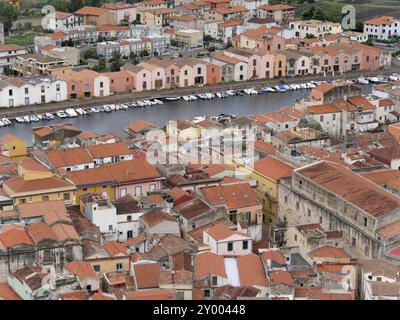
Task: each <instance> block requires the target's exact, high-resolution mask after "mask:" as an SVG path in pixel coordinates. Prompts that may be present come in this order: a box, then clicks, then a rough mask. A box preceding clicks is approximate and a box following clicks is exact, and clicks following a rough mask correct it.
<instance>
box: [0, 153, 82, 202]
mask: <svg viewBox="0 0 400 320" xmlns="http://www.w3.org/2000/svg"><path fill="white" fill-rule="evenodd" d="M75 189H76V187H75V186H74V185H73V184H72V183H70V182H68V181H65V180H64V179H62V178H60V177H58V176H56V175H55V174H54V173H53V172H51V171H50V170H48V169H47V168H46V167H45V166H43V165H42V164H40V163H38V162H36V161H35V160H33V159H31V158H26V159H24V160H21V161H19V162H18V175H17V176H14V177H12V178H10V179H8V180H6V181H4V183H3V190H4V192H5V193H6V194H7V195H8V196H9V197H11V198H12V199H13V201H14V204H20V203H35V202H47V201H53V200H63V201H64V203H65V204H66V205H72V204H74V203H75Z"/></svg>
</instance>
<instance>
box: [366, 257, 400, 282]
mask: <svg viewBox="0 0 400 320" xmlns="http://www.w3.org/2000/svg"><path fill="white" fill-rule="evenodd" d="M359 263H360V267H361V268H362V271H363V273H364V274H365V273H371V274H372V275H373V276H378V277H379V276H384V277H387V278H390V279H396V278H397V277H398V276H397V275H398V273H399V272H400V266H398V265H396V264H394V263H391V262H389V261H386V260H383V259H366V260H360V262H359Z"/></svg>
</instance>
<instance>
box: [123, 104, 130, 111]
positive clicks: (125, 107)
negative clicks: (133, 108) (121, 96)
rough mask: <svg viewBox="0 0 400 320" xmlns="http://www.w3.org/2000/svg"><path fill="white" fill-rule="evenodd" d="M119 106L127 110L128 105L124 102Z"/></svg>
mask: <svg viewBox="0 0 400 320" xmlns="http://www.w3.org/2000/svg"><path fill="white" fill-rule="evenodd" d="M121 108H122V110H128V108H129V107H128V106H127V105H126V104H121Z"/></svg>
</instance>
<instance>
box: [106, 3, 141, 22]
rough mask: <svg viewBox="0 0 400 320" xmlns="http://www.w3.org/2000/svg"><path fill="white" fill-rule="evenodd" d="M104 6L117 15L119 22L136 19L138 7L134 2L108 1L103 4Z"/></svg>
mask: <svg viewBox="0 0 400 320" xmlns="http://www.w3.org/2000/svg"><path fill="white" fill-rule="evenodd" d="M103 8H105V9H107V10H108V11H110V12H112V13H113V14H114V15H115V20H116V23H117V24H120V23H121V22H133V21H135V20H136V8H135V7H134V6H133V5H132V4H129V3H125V2H115V3H106V4H104V5H103Z"/></svg>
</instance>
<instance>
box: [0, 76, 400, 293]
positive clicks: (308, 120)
mask: <svg viewBox="0 0 400 320" xmlns="http://www.w3.org/2000/svg"><path fill="white" fill-rule="evenodd" d="M398 86H399V84H398V83H388V84H386V85H383V86H376V87H374V90H373V92H374V94H376V95H374V96H372V95H370V96H363V95H361V93H360V92H359V88H357V87H356V86H354V85H353V84H348V83H347V84H339V83H337V84H335V85H331V86H327V84H326V83H323V84H321V85H319V86H318V87H316V88H315V89H313V90H312V91H311V92H310V97H309V98H308V99H305V100H304V101H299V102H298V104H296V105H295V106H293V107H284V108H282V109H281V110H280V111H277V112H268V113H264V114H256V115H252V116H243V117H235V116H229V115H225V116H218V117H206V118H204V119H195V120H171V121H168V123H166V125H165V127H159V126H157V125H155V124H153V123H150V122H147V121H143V120H137V121H135V122H133V123H131V124H130V125H129V126H127V127H126V128H124V129H123V130H121V131H120V132H114V133H112V134H103V135H100V134H97V133H95V132H88V131H81V130H79V129H78V128H76V127H74V126H72V125H71V124H70V123H61V124H54V125H49V126H43V127H37V128H35V129H34V130H33V132H32V136H33V139H32V147H27V142H26V141H24V140H22V139H20V138H18V137H17V136H15V135H10V134H8V135H5V136H3V137H0V146H1V148H0V150H1V155H0V160H1V162H0V179H1V189H0V289H1V290H0V298H1V299H24V300H43V299H62V300H71V299H74V300H100V299H102V300H141V299H162V300H192V299H195V300H202V299H212V300H240V299H258V300H275V299H280V300H281V299H286V300H355V299H366V300H382V299H389V300H395V299H399V279H400V278H399V274H400V246H399V235H400V198H399V195H400V187H399V181H400V180H399V179H400V175H399V170H398V169H399V167H400V153H399V152H398V150H399V139H400V133H399V132H400V131H399V130H400V129H399V126H398V121H399V119H398V118H397V119H395V117H397V114H398V112H399V110H398V108H399V93H398V92H399V91H398ZM343 92H345V95H346V96H347V98H346V99H343ZM380 117H382V118H380ZM364 119H368V121H366V122H365V121H362V120H364ZM328 122H329V123H328ZM370 122H374V123H377V126H368V125H366V124H367V123H370ZM389 123H391V124H390V125H388V124H389ZM336 126H339V127H340V128H346V129H345V130H344V129H343V130H344V131H343V130H339V131H335V130H336V128H335V127H336ZM332 128H334V130H333V129H332ZM332 130H333V131H332ZM150 137H152V138H151V139H150ZM228 137H231V138H232V137H234V139H232V140H229V139H228ZM240 138H241V139H244V140H240ZM209 140H212V141H213V143H210V144H208V146H207V147H206V149H202V147H203V144H204V143H205V141H209ZM248 140H251V141H250V143H251V146H252V147H251V148H249V147H248V144H244V142H243V141H245V142H246V141H247V142H248ZM235 143H238V144H239V146H240V148H238V149H237V150H236V151H235V152H234V153H231V149H234V148H232V147H234V146H235ZM193 146H195V147H193ZM244 146H246V147H244ZM198 147H201V148H200V149H202V152H203V153H199V154H196V153H194V152H191V151H190V152H188V150H190V149H191V148H192V149H196V150H197V149H198ZM216 149H217V154H218V155H219V157H217V158H215V159H216V160H218V159H219V160H221V158H222V159H223V160H224V161H220V162H218V161H216V162H211V163H210V162H207V163H203V162H202V161H201V159H203V158H202V157H203V156H204V154H208V153H209V152H214V151H215V150H216ZM192 151H194V150H192ZM155 153H157V154H158V155H160V154H161V153H165V154H166V155H167V156H168V158H169V159H172V156H173V155H176V156H177V159H180V160H182V161H181V162H179V161H178V162H172V161H164V162H163V161H156V162H154V161H153V160H154V159H153V158H152V157H151V156H152V155H153V156H154V155H155ZM158 159H159V158H158ZM185 160H186V161H185ZM189 160H190V161H189ZM196 160H197V161H196Z"/></svg>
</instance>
